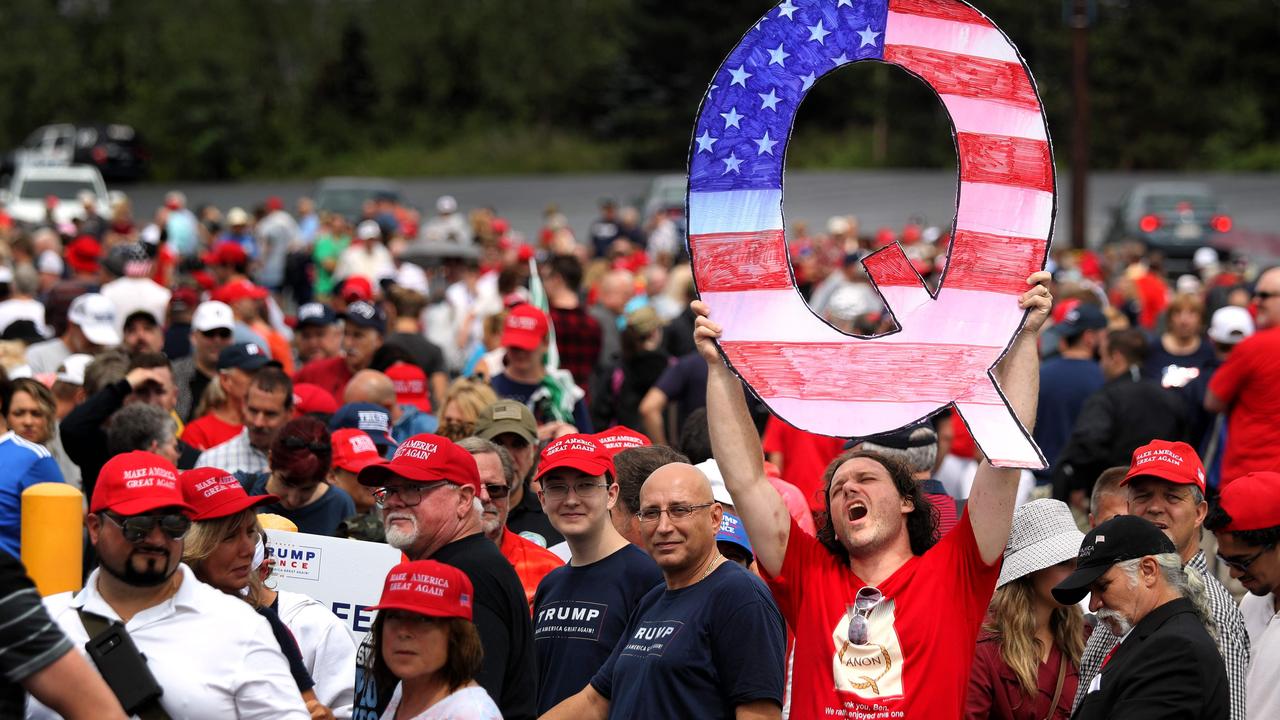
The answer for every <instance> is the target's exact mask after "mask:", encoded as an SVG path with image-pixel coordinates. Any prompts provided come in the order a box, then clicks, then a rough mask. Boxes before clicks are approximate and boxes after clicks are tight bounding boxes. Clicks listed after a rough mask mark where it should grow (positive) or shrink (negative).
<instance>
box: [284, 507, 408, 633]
mask: <svg viewBox="0 0 1280 720" xmlns="http://www.w3.org/2000/svg"><path fill="white" fill-rule="evenodd" d="M266 552H267V562H268V563H270V564H271V581H272V582H274V583H275V587H276V588H277V589H279V590H290V591H292V592H297V593H303V594H305V595H310V596H311V597H313V598H315V599H316V600H317V601H319V602H321V603H324V605H325V606H326V607H328V608H329V609H330V610H332V611H333V614H334V615H337V616H338V618H339V619H340V620H342V622H343V624H344V625H345V626H346V628H347V630H348V631H349V632H350V633H351V637H353V638H354V639H355V641H356V642H357V643H358V642H360V640H361V638H363V637H364V636H365V634H366V633H367V632H369V627H370V624H371V623H372V622H373V616H374V613H373V612H371V611H369V610H368V609H367V608H369V606H371V605H376V604H377V603H378V598H379V597H380V596H381V595H382V584H383V581H384V580H386V577H387V573H388V572H390V570H391V568H393V567H395V566H396V565H398V564H400V562H401V561H402V560H403V559H404V555H402V554H401V552H400V551H399V550H396V549H395V548H393V547H391V546H390V545H384V544H383V543H375V542H365V541H363V540H352V539H349V538H336V537H329V536H327V535H308V534H306V533H295V532H288V531H286V530H267V543H266Z"/></svg>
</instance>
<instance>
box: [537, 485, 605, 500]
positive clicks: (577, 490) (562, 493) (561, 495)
mask: <svg viewBox="0 0 1280 720" xmlns="http://www.w3.org/2000/svg"><path fill="white" fill-rule="evenodd" d="M607 487H609V483H607V482H595V481H594V480H580V481H578V482H574V483H561V482H556V483H551V484H550V485H548V484H547V483H546V482H544V483H542V495H543V497H545V498H546V499H548V500H554V501H557V502H559V501H561V500H566V499H568V497H569V491H570V490H572V491H573V494H574V495H577V496H578V497H579V498H580V499H583V500H586V499H588V498H593V497H595V496H597V495H599V494H600V491H601V490H603V489H605V488H607Z"/></svg>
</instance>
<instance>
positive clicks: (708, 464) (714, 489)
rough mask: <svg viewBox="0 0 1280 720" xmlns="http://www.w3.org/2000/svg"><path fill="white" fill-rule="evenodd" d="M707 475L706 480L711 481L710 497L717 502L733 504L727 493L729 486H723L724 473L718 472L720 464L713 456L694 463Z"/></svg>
mask: <svg viewBox="0 0 1280 720" xmlns="http://www.w3.org/2000/svg"><path fill="white" fill-rule="evenodd" d="M694 467H696V468H698V469H699V470H701V471H702V474H703V475H706V476H707V480H709V481H710V482H711V498H712V499H713V500H715V501H716V502H718V503H722V504H725V505H732V504H733V497H732V496H731V495H729V488H727V487H725V484H724V475H723V474H721V472H720V466H719V465H718V464H717V463H716V461H715V458H709V459H707V460H703V461H702V462H700V463H698V464H697V465H694Z"/></svg>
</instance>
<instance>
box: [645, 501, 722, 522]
mask: <svg viewBox="0 0 1280 720" xmlns="http://www.w3.org/2000/svg"><path fill="white" fill-rule="evenodd" d="M712 505H715V502H714V501H713V502H709V503H702V504H700V505H672V506H671V507H665V508H656V507H648V508H644V509H643V510H641V511H640V512H638V513H636V519H637V520H639V521H640V522H642V523H656V522H658V520H660V519H661V518H662V514H663V513H666V514H667V517H669V518H671V519H672V520H683V519H685V518H687V517H689V516H690V515H692V514H694V513H695V512H697V511H699V510H701V509H703V508H709V507H711V506H712Z"/></svg>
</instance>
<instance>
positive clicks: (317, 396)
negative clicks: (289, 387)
mask: <svg viewBox="0 0 1280 720" xmlns="http://www.w3.org/2000/svg"><path fill="white" fill-rule="evenodd" d="M293 412H294V414H295V415H298V416H302V415H306V414H308V413H323V414H325V415H332V414H334V413H336V412H338V401H337V400H334V399H333V395H331V394H330V393H329V391H328V390H325V389H324V388H322V387H320V386H319V385H313V384H312V383H295V384H294V386H293Z"/></svg>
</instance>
